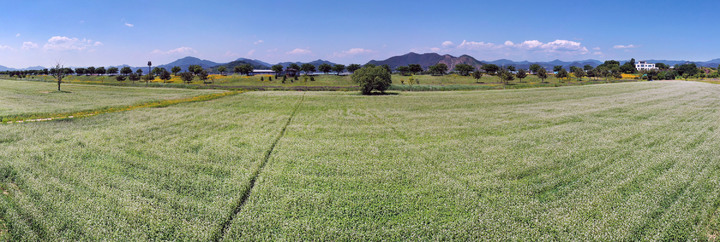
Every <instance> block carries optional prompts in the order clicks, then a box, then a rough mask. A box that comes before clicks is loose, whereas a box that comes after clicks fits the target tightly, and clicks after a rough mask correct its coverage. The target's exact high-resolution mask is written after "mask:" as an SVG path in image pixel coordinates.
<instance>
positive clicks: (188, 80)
mask: <svg viewBox="0 0 720 242" xmlns="http://www.w3.org/2000/svg"><path fill="white" fill-rule="evenodd" d="M193 77H195V76H194V75H193V74H192V72H189V71H186V72H183V73H180V79H182V80H183V82H185V83H187V84H190V83H192V81H193Z"/></svg>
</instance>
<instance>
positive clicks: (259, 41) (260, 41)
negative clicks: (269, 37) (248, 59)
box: [253, 40, 265, 45]
mask: <svg viewBox="0 0 720 242" xmlns="http://www.w3.org/2000/svg"><path fill="white" fill-rule="evenodd" d="M264 42H265V41H263V40H258V41H255V42H253V44H254V45H259V44H262V43H264Z"/></svg>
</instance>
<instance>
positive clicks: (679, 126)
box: [0, 81, 720, 241]
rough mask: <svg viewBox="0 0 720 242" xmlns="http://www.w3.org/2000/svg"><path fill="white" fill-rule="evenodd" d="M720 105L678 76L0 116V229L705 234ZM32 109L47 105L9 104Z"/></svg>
mask: <svg viewBox="0 0 720 242" xmlns="http://www.w3.org/2000/svg"><path fill="white" fill-rule="evenodd" d="M0 83H2V82H0ZM12 83H13V84H14V85H13V86H15V85H17V86H18V87H17V88H19V89H31V88H30V87H24V86H25V85H29V86H32V85H36V83H35V82H12ZM93 88H99V89H102V90H103V91H106V92H116V93H118V95H120V96H122V95H124V94H125V92H127V91H128V90H135V89H124V88H111V87H93ZM4 89H6V88H0V91H4ZM147 90H149V92H155V91H160V90H164V89H147ZM167 90H171V89H167ZM180 91H187V90H180ZM29 93H34V92H29ZM73 93H76V92H73ZM77 93H79V92H77ZM28 95H30V94H28ZM34 95H40V96H42V95H48V94H43V93H39V92H38V93H34ZM49 95H65V94H61V93H54V94H49ZM86 95H93V94H86ZM175 95H178V94H175ZM30 96H32V95H30ZM33 98H35V97H33ZM22 104H23V103H22V102H20V103H18V104H14V105H22ZM74 105H82V104H79V103H78V104H74ZM74 105H71V106H74ZM62 107H63V106H60V108H62ZM719 107H720V86H718V85H713V84H707V83H698V82H680V81H678V82H675V81H673V82H634V83H621V84H603V85H588V86H575V87H559V88H537V89H521V90H494V91H454V92H398V93H395V95H384V96H361V95H359V94H358V93H356V92H287V91H286V92H248V93H243V94H239V95H234V96H228V97H224V98H220V99H215V100H211V101H206V102H194V103H185V104H178V105H173V106H169V107H164V108H147V109H136V110H132V111H127V112H116V113H108V114H103V115H98V116H94V117H89V118H82V119H73V120H64V121H53V122H38V123H24V124H5V125H0V188H2V190H3V192H5V193H7V194H5V195H1V196H2V199H0V222H4V223H5V224H4V225H2V226H0V231H3V229H2V228H3V227H5V228H7V234H0V238H3V236H5V237H6V238H8V240H127V239H128V238H131V239H132V240H212V239H224V240H231V241H232V240H251V241H256V240H641V239H642V240H691V239H698V240H708V239H710V240H712V239H715V238H717V236H718V235H719V234H720V214H719V213H720V210H718V207H720V194H719V193H718V189H719V188H720V149H718V148H717V147H720V139H719V137H718V136H720V129H719V128H720V122H718V118H720V112H719V111H720V110H719V109H720V108H719ZM0 108H5V103H4V102H0ZM35 109H37V110H43V112H52V111H54V110H53V107H52V106H45V107H36V106H35V105H34V104H32V103H28V104H27V107H26V108H22V107H15V108H14V110H35ZM0 233H2V232H0Z"/></svg>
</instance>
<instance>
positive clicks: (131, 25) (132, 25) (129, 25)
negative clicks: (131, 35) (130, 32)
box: [125, 22, 135, 28]
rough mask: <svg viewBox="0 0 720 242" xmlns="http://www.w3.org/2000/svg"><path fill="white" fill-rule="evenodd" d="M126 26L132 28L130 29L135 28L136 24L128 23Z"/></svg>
mask: <svg viewBox="0 0 720 242" xmlns="http://www.w3.org/2000/svg"><path fill="white" fill-rule="evenodd" d="M125 26H128V27H130V28H132V27H135V25H134V24H131V23H128V22H125Z"/></svg>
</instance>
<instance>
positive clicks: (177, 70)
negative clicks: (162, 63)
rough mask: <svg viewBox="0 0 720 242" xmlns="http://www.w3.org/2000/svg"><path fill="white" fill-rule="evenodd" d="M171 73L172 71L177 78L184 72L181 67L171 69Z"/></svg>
mask: <svg viewBox="0 0 720 242" xmlns="http://www.w3.org/2000/svg"><path fill="white" fill-rule="evenodd" d="M170 71H172V74H173V75H174V76H177V74H178V73H179V72H180V71H182V68H180V67H179V66H173V67H172V69H170Z"/></svg>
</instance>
